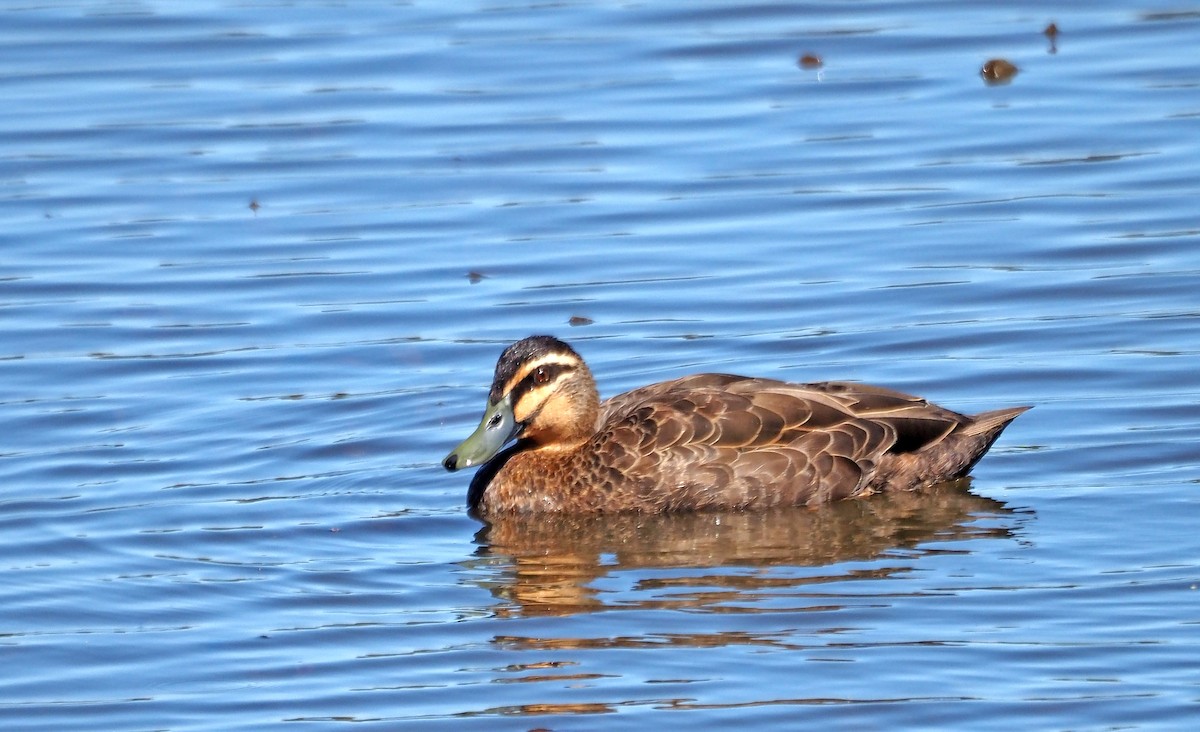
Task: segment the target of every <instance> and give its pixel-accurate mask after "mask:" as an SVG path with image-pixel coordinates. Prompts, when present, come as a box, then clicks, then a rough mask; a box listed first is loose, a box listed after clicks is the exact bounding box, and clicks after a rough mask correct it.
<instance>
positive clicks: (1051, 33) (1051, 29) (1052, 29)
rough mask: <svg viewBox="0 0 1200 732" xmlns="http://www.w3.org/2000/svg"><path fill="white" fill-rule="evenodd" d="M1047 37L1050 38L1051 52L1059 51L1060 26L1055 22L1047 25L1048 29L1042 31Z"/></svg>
mask: <svg viewBox="0 0 1200 732" xmlns="http://www.w3.org/2000/svg"><path fill="white" fill-rule="evenodd" d="M1042 33H1044V34H1045V35H1046V38H1049V39H1050V53H1058V26H1057V25H1055V24H1054V23H1051V24H1050V25H1048V26H1046V30H1044V31H1042Z"/></svg>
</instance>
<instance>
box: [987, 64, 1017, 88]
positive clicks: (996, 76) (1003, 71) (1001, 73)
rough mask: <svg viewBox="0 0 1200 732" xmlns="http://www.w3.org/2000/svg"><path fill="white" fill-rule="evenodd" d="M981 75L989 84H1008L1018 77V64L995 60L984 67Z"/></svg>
mask: <svg viewBox="0 0 1200 732" xmlns="http://www.w3.org/2000/svg"><path fill="white" fill-rule="evenodd" d="M979 75H980V76H982V77H983V80H984V81H986V82H987V83H988V84H1007V83H1008V82H1010V81H1012V80H1013V77H1014V76H1016V75H1017V67H1016V64H1014V63H1012V62H1011V61H1005V60H1004V59H1002V58H994V59H991V60H990V61H988V62H987V63H985V64H984V65H983V68H982V69H980V70H979Z"/></svg>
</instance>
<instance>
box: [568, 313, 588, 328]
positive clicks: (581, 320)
mask: <svg viewBox="0 0 1200 732" xmlns="http://www.w3.org/2000/svg"><path fill="white" fill-rule="evenodd" d="M593 322H595V321H593V320H592V319H591V318H585V317H583V316H582V315H572V316H571V319H570V320H568V321H567V323H568V324H569V325H572V326H575V325H591V324H592V323H593Z"/></svg>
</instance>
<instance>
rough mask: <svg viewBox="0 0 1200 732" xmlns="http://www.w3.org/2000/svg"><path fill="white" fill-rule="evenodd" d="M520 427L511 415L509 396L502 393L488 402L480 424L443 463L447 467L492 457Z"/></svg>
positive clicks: (482, 461) (463, 465)
mask: <svg viewBox="0 0 1200 732" xmlns="http://www.w3.org/2000/svg"><path fill="white" fill-rule="evenodd" d="M519 430H520V425H518V424H517V418H516V417H514V416H513V409H512V396H511V395H509V394H505V395H504V397H503V398H502V399H500V401H497V402H491V403H489V404H488V407H487V409H486V410H484V412H483V419H481V420H480V421H479V426H478V427H476V428H475V431H474V432H472V433H471V436H470V437H468V438H467V439H465V440H463V441H462V444H460V445H459V446H458V447H456V448H454V450H452V451H451V452H450V454H449V455H447V456H446V459H445V460H443V461H442V465H443V466H445V468H446V470H460V469H462V468H470V467H474V466H476V465H482V464H484V463H486V462H487V461H488V460H491V459H492V458H493V457H495V455H496V453H498V452H500V450H501V449H502V448H503V447H504V445H505V444H507V443H508V441H509V440H511V439H512V438H514V437H516V436H517V432H518V431H519Z"/></svg>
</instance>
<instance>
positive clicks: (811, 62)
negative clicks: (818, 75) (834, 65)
mask: <svg viewBox="0 0 1200 732" xmlns="http://www.w3.org/2000/svg"><path fill="white" fill-rule="evenodd" d="M796 65H797V66H799V67H800V68H802V69H819V68H821V67H822V66H824V65H825V62H824V61H822V60H821V57H820V56H818V55H817V54H815V53H805V54H802V55H801V56H800V58H799V59H797V60H796Z"/></svg>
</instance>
